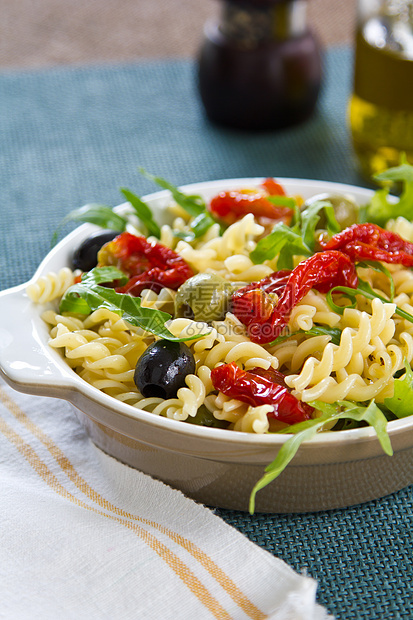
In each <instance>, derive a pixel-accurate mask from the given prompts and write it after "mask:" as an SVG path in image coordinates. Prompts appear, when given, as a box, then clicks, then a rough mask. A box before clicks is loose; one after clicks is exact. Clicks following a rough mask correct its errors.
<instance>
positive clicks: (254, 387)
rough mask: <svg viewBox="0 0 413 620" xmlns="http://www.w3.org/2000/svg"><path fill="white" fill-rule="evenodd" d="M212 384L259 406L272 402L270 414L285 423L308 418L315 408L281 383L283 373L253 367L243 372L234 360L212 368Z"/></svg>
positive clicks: (228, 393)
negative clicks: (300, 399) (299, 398)
mask: <svg viewBox="0 0 413 620" xmlns="http://www.w3.org/2000/svg"><path fill="white" fill-rule="evenodd" d="M211 379H212V384H213V386H214V388H215V389H216V390H219V391H220V392H222V393H223V394H225V395H226V396H229V397H230V398H236V399H238V400H240V401H241V402H244V403H247V404H248V405H252V406H253V407H258V406H259V405H271V406H272V408H273V411H272V412H269V413H268V416H269V417H272V418H275V419H276V420H279V421H280V422H285V423H286V424H296V423H297V422H303V421H304V420H309V419H311V417H312V413H313V411H314V409H313V408H312V407H310V405H307V404H306V403H303V402H301V401H299V400H298V399H297V398H296V397H295V396H293V394H291V392H290V390H289V388H288V387H287V386H286V384H285V382H284V375H283V374H282V373H280V372H278V371H276V370H273V369H268V370H263V369H262V368H254V369H253V370H250V371H246V370H242V369H241V368H239V367H238V366H237V365H236V364H235V362H232V363H231V364H222V365H221V366H218V367H217V368H214V369H213V370H212V371H211Z"/></svg>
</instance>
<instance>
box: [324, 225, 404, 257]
mask: <svg viewBox="0 0 413 620" xmlns="http://www.w3.org/2000/svg"><path fill="white" fill-rule="evenodd" d="M320 245H321V247H322V248H323V249H324V250H340V251H341V252H344V253H345V254H347V255H348V256H349V257H350V258H351V259H352V260H353V261H357V260H358V261H360V260H377V261H381V262H383V263H396V264H398V265H403V266H404V267H411V266H413V243H410V242H409V241H405V240H404V239H403V238H402V237H400V235H398V234H397V233H394V232H391V231H390V230H385V229H384V228H380V226H377V225H376V224H369V223H366V224H353V226H349V228H345V229H344V230H343V231H342V232H340V233H338V234H337V235H334V236H333V237H332V238H331V239H330V240H329V241H323V240H320Z"/></svg>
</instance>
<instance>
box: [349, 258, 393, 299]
mask: <svg viewBox="0 0 413 620" xmlns="http://www.w3.org/2000/svg"><path fill="white" fill-rule="evenodd" d="M357 266H358V267H362V268H363V269H365V268H370V269H374V271H377V272H378V273H384V275H385V276H386V277H387V278H388V280H389V285H390V295H389V298H390V301H393V299H394V295H395V286H394V280H393V276H392V274H391V272H390V271H389V270H388V269H387V267H386V266H385V265H383V264H382V263H379V262H378V261H371V260H366V261H363V262H361V263H358V264H357ZM370 290H371V291H372V292H373V294H375V293H374V291H373V289H372V288H371V287H370Z"/></svg>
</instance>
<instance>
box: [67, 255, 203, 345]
mask: <svg viewBox="0 0 413 620" xmlns="http://www.w3.org/2000/svg"><path fill="white" fill-rule="evenodd" d="M125 280H126V281H127V277H126V276H125V274H124V273H123V272H122V271H119V270H118V269H116V268H115V267H95V269H92V270H91V271H89V272H87V273H85V274H83V275H82V280H81V282H80V283H79V284H74V285H73V286H71V287H70V288H69V289H68V290H67V291H66V292H65V294H64V295H63V297H62V299H61V302H60V308H59V311H60V312H74V313H79V314H90V312H93V311H94V310H97V309H98V308H107V309H108V310H111V311H112V312H115V313H116V314H118V315H119V316H121V317H122V318H123V319H125V321H128V323H130V324H131V325H134V326H135V327H141V328H142V329H144V330H145V331H148V332H150V333H152V334H154V335H156V336H160V337H161V338H164V339H165V340H172V341H177V342H180V341H184V340H193V339H194V338H199V334H194V335H192V336H187V337H185V338H179V337H178V336H174V335H173V334H172V333H171V332H170V331H169V329H168V328H167V327H166V326H165V323H166V322H167V321H169V319H170V318H171V315H170V314H168V313H167V312H162V311H161V310H154V309H152V308H142V306H141V300H140V298H139V297H132V296H131V295H127V294H123V293H117V292H116V291H115V290H114V289H113V288H107V287H104V286H100V284H103V283H110V282H115V281H118V282H119V283H120V284H123V283H125Z"/></svg>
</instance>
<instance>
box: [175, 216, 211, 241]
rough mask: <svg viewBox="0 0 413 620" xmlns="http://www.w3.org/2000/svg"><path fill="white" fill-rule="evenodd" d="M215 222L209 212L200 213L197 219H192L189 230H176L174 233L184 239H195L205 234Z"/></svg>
mask: <svg viewBox="0 0 413 620" xmlns="http://www.w3.org/2000/svg"><path fill="white" fill-rule="evenodd" d="M211 221H212V223H211ZM214 223H215V222H214V221H213V220H212V217H211V216H210V215H209V213H200V214H199V215H198V216H197V217H196V218H195V219H193V220H192V222H191V223H190V225H189V230H188V231H183V230H174V231H173V234H174V236H175V237H178V238H179V239H183V240H184V241H188V242H189V241H193V240H194V239H198V238H199V237H202V236H203V235H205V233H206V232H207V230H208V229H209V228H211V226H212V224H214Z"/></svg>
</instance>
